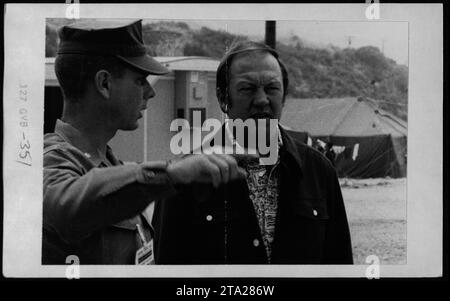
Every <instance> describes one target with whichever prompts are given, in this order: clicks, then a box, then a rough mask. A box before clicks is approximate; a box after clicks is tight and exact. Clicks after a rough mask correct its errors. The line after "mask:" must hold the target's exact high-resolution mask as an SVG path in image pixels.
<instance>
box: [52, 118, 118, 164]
mask: <svg viewBox="0 0 450 301" xmlns="http://www.w3.org/2000/svg"><path fill="white" fill-rule="evenodd" d="M55 133H56V134H58V135H60V136H61V137H62V138H63V139H64V140H65V141H66V142H68V143H70V144H71V145H73V146H74V147H76V148H78V149H79V150H80V151H81V152H83V154H84V156H85V157H86V158H87V159H89V160H90V161H91V162H92V163H93V164H94V165H95V166H100V165H105V166H108V165H110V164H111V163H113V164H114V165H115V164H116V162H117V161H118V160H117V159H116V158H115V157H114V155H113V154H112V151H111V148H110V147H109V146H106V154H105V155H103V154H102V153H101V152H100V151H99V150H98V149H97V148H96V147H95V146H94V145H93V144H92V142H91V141H89V139H87V138H86V136H85V135H83V134H82V133H81V132H80V131H79V130H78V129H76V128H75V127H73V126H71V125H70V124H69V123H66V122H64V121H62V120H60V119H58V120H56V125H55ZM107 158H108V159H109V160H108V159H107ZM109 161H110V162H111V163H109V164H108V162H109Z"/></svg>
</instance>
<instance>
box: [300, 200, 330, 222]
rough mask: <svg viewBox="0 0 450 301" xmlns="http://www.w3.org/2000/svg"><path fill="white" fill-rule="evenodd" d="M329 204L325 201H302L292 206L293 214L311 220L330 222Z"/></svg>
mask: <svg viewBox="0 0 450 301" xmlns="http://www.w3.org/2000/svg"><path fill="white" fill-rule="evenodd" d="M327 209H328V208H327V204H326V201H325V200H324V199H300V200H296V201H295V202H294V203H293V204H292V213H293V214H294V215H296V216H300V217H302V218H308V219H311V220H317V221H321V220H328V219H329V218H330V217H329V215H328V210H327Z"/></svg>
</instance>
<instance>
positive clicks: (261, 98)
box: [253, 87, 270, 107]
mask: <svg viewBox="0 0 450 301" xmlns="http://www.w3.org/2000/svg"><path fill="white" fill-rule="evenodd" d="M269 103H270V102H269V99H268V98H267V94H266V91H264V87H259V88H258V89H257V90H256V93H255V98H254V100H253V105H254V106H258V107H259V106H262V107H264V106H266V105H268V104H269Z"/></svg>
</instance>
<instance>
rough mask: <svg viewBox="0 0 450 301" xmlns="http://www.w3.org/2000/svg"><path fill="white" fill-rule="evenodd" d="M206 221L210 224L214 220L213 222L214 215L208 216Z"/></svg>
mask: <svg viewBox="0 0 450 301" xmlns="http://www.w3.org/2000/svg"><path fill="white" fill-rule="evenodd" d="M206 220H207V221H208V222H210V221H212V220H213V217H212V215H210V214H208V215H207V216H206Z"/></svg>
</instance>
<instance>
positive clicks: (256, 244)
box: [253, 238, 259, 247]
mask: <svg viewBox="0 0 450 301" xmlns="http://www.w3.org/2000/svg"><path fill="white" fill-rule="evenodd" d="M253 245H254V246H255V247H257V246H259V240H258V239H256V238H255V239H254V240H253Z"/></svg>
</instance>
